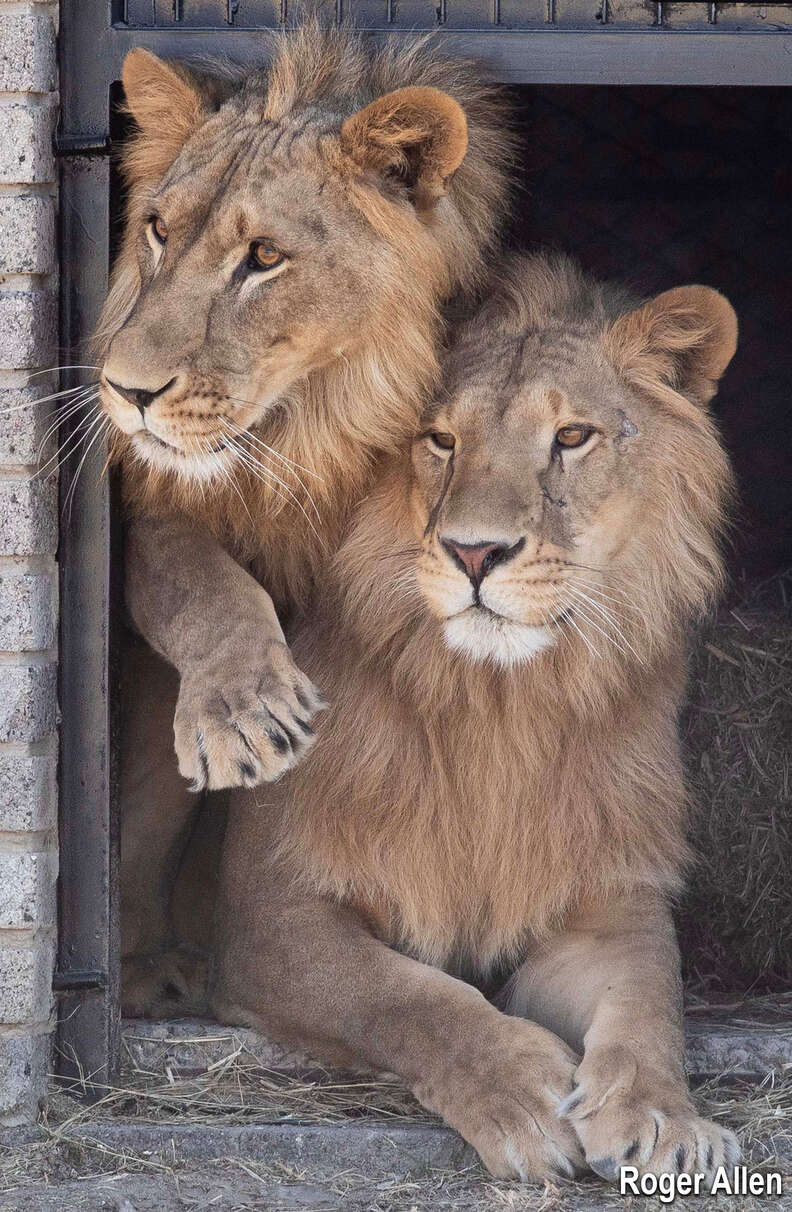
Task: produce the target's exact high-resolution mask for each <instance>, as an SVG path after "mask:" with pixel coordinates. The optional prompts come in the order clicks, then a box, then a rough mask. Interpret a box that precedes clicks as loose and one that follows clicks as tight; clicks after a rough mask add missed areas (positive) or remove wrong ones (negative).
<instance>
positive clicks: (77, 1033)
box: [56, 0, 792, 1092]
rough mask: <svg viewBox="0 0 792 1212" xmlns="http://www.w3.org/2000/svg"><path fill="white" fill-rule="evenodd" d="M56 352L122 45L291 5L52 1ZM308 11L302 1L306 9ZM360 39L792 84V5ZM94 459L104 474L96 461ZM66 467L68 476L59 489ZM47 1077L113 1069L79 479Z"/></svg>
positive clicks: (618, 7)
mask: <svg viewBox="0 0 792 1212" xmlns="http://www.w3.org/2000/svg"><path fill="white" fill-rule="evenodd" d="M61 7H62V16H61V44H60V57H61V99H62V118H61V128H60V132H59V138H58V151H59V154H60V156H61V166H62V167H61V234H60V238H61V257H62V274H61V344H62V355H63V361H64V364H67V365H72V364H75V363H77V364H79V363H85V362H86V361H88V360H89V359H88V358H87V356H86V352H85V350H86V342H87V340H88V338H89V336H90V333H91V330H92V328H93V325H94V323H95V321H96V318H97V316H98V313H99V309H100V307H101V304H102V300H103V298H104V294H105V290H106V284H107V276H108V267H109V259H110V255H111V254H110V249H111V236H112V231H111V228H112V223H111V173H112V170H111V162H110V159H109V156H108V151H109V147H110V136H111V116H112V106H111V97H112V95H113V93H114V90H116V89H117V81H118V80H119V77H120V69H121V63H122V60H123V58H124V55H125V54H126V52H127V51H128V50H129V49H131V48H132V47H133V46H146V47H148V48H150V49H151V50H154V51H156V52H158V53H160V54H163V55H166V56H174V57H187V56H191V55H196V54H206V53H214V54H218V53H221V54H225V55H228V56H230V57H232V58H235V59H237V60H241V61H246V60H247V61H257V60H259V61H260V59H261V57H262V53H263V51H262V42H261V38H260V37H259V36H257V31H261V30H264V29H278V28H279V27H282V26H283V25H286V24H292V23H294V22H296V21H298V20H299V17H300V11H301V3H300V0H62V6H61ZM302 11H305V7H304V6H303V7H302ZM324 11H325V12H326V13H327V14H328V15H329V16H330V17H333V16H334V17H335V18H336V19H342V18H352V19H354V20H355V22H356V23H357V25H358V26H359V27H360V28H362V29H364V30H366V31H370V32H371V35H372V36H373V37H399V36H400V34H403V33H405V32H407V31H412V30H430V29H431V30H437V31H438V32H439V37H440V39H441V41H442V45H443V48H444V49H446V50H448V51H451V52H455V53H460V54H467V55H475V56H476V57H478V58H482V59H484V60H485V61H487V62H488V63H489V64H490V66H491V67H492V69H493V70H494V74H495V76H496V77H497V78H499V79H500V80H502V81H504V82H508V83H512V84H568V85H569V84H588V85H592V84H597V85H624V84H633V85H732V86H734V85H744V86H749V85H771V84H774V85H789V84H792V4H778V3H767V4H737V3H721V2H719V0H710V2H700V0H682V2H679V3H668V2H666V0H332V2H331V4H330V5H326V7H325V10H324ZM100 465H101V464H100ZM74 470H75V469H74V467H71V468H70V467H69V466H68V463H67V466H66V467H65V468H64V471H65V475H64V482H65V484H66V485H67V486H68V485H69V484H70V482H71V478H72V475H73V473H74ZM60 559H61V569H62V586H61V588H62V597H61V604H62V634H61V653H62V660H61V686H60V695H61V704H62V709H63V729H62V747H61V768H60V785H61V819H60V839H61V878H60V905H59V919H60V952H59V965H58V973H57V975H56V987H57V988H58V990H59V992H60V994H61V1001H60V1011H59V1021H60V1026H59V1041H58V1043H59V1046H58V1056H59V1071H60V1072H61V1074H62V1075H64V1076H68V1077H70V1078H72V1079H74V1078H79V1079H81V1080H83V1081H84V1082H85V1086H86V1090H87V1091H88V1092H90V1090H91V1083H92V1082H93V1083H95V1086H94V1088H95V1089H96V1090H99V1089H100V1088H101V1086H102V1085H104V1084H106V1083H108V1082H112V1081H113V1079H114V1077H115V1075H116V1072H117V1066H118V1060H119V1025H120V1024H119V988H118V984H119V982H118V974H119V946H118V921H117V915H118V897H117V880H116V876H117V868H118V863H117V841H116V837H117V833H116V828H115V818H114V811H113V745H112V709H111V705H112V702H113V698H114V696H113V694H112V693H111V689H112V683H113V673H112V653H113V643H112V619H113V610H112V599H113V597H114V590H113V585H114V571H115V569H116V568H117V567H118V564H119V558H118V555H117V545H116V543H115V541H114V524H113V511H112V509H111V489H110V488H109V487H108V484H107V481H106V480H102V481H101V483H99V484H97V482H96V479H95V477H92V476H88V475H83V476H82V477H81V478H80V479H79V481H78V483H77V487H76V491H75V492H74V495H73V499H72V501H71V506H70V511H69V512H68V513H67V514H66V515H65V517H64V524H63V528H62V535H61V550H60Z"/></svg>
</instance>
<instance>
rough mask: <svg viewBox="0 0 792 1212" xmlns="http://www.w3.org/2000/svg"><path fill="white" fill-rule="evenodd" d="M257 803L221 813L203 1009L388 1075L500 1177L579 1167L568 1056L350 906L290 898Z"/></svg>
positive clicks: (570, 1057) (559, 1045) (546, 1037)
mask: <svg viewBox="0 0 792 1212" xmlns="http://www.w3.org/2000/svg"><path fill="white" fill-rule="evenodd" d="M267 816H268V814H267V811H266V809H263V808H261V807H256V806H255V805H251V806H250V807H249V808H248V809H244V808H240V807H239V802H238V801H237V802H236V805H235V807H234V808H232V812H231V816H230V820H229V827H228V832H227V835H226V847H225V851H224V861H223V873H222V877H221V881H222V884H221V886H222V892H221V899H220V908H219V920H218V946H217V959H216V964H217V972H216V987H215V991H214V998H213V1010H214V1012H215V1014H216V1015H217V1017H218V1018H220V1019H221V1021H224V1022H229V1021H230V1022H232V1023H237V1024H246V1025H252V1026H255V1027H258V1028H260V1029H262V1030H263V1031H264V1032H266V1033H269V1034H271V1035H274V1036H275V1037H277V1038H280V1039H281V1040H283V1041H287V1042H289V1043H292V1044H298V1045H299V1046H302V1047H304V1048H307V1049H308V1050H309V1051H310V1052H312V1053H313V1055H315V1056H316V1055H319V1056H323V1057H324V1058H325V1059H327V1060H329V1061H331V1062H334V1063H341V1064H355V1065H360V1064H364V1065H366V1066H369V1067H371V1068H373V1069H375V1070H387V1071H389V1072H392V1073H395V1074H397V1075H398V1076H400V1077H401V1078H402V1079H403V1080H404V1081H405V1082H406V1083H407V1084H408V1085H409V1086H410V1088H411V1089H412V1091H413V1092H414V1094H415V1096H416V1098H417V1099H418V1100H419V1101H420V1102H421V1103H422V1104H423V1105H424V1106H425V1107H428V1108H429V1109H430V1110H432V1111H435V1112H437V1113H439V1114H440V1115H442V1116H443V1118H444V1119H445V1120H446V1122H447V1123H449V1124H451V1125H452V1126H453V1127H455V1128H456V1129H457V1130H458V1131H459V1132H460V1133H461V1134H462V1136H464V1137H465V1139H466V1140H467V1141H469V1142H470V1143H471V1144H472V1145H473V1146H474V1147H475V1148H476V1149H477V1150H478V1153H479V1154H480V1156H481V1158H482V1160H483V1161H484V1163H485V1165H486V1166H487V1167H488V1168H489V1170H490V1171H491V1172H492V1173H493V1174H495V1175H498V1176H501V1177H504V1178H506V1177H509V1178H523V1179H526V1180H528V1179H531V1180H534V1179H536V1180H542V1179H544V1178H547V1177H550V1176H551V1175H558V1174H562V1175H572V1174H573V1173H574V1172H575V1170H576V1168H577V1167H578V1166H579V1165H580V1164H581V1163H582V1155H581V1152H580V1148H579V1145H578V1143H577V1140H576V1137H575V1134H574V1131H573V1130H572V1129H571V1127H570V1125H569V1124H567V1123H566V1122H565V1121H563V1120H562V1119H560V1118H559V1117H558V1114H557V1110H558V1107H559V1105H560V1103H561V1101H562V1100H563V1099H564V1098H566V1097H567V1096H568V1094H569V1093H570V1091H571V1089H572V1075H573V1073H574V1070H575V1063H576V1058H575V1057H574V1056H573V1054H572V1052H571V1051H570V1050H569V1049H568V1048H567V1047H566V1045H564V1044H562V1042H561V1041H560V1040H559V1039H557V1038H556V1037H555V1036H554V1035H552V1034H551V1033H550V1032H549V1031H546V1030H544V1029H542V1028H541V1027H538V1026H536V1025H535V1024H533V1023H528V1022H524V1021H522V1020H520V1019H517V1018H513V1017H509V1016H508V1015H505V1014H502V1013H501V1012H500V1011H499V1010H497V1009H496V1008H495V1007H494V1006H492V1005H491V1004H490V1003H489V1002H487V1001H486V999H485V998H484V997H483V996H482V995H481V994H480V993H479V992H478V991H477V990H476V989H474V988H473V987H472V986H471V985H468V984H466V983H465V982H463V981H461V980H457V979H456V978H454V977H452V976H449V975H448V974H447V973H445V972H443V971H441V970H439V969H436V968H432V967H430V966H428V965H426V964H423V963H419V962H418V961H416V960H414V959H412V958H410V957H408V956H406V955H403V954H401V953H400V952H397V951H395V950H393V949H392V948H391V947H388V946H387V945H386V944H384V943H383V942H382V941H381V940H379V939H378V938H377V937H376V936H375V935H374V933H373V932H372V930H371V929H370V928H369V926H368V925H367V924H366V922H365V920H364V919H363V917H362V916H360V915H359V914H358V913H356V912H355V911H354V910H353V909H351V908H350V907H348V906H346V905H344V904H341V903H338V902H335V901H332V900H330V899H322V898H320V897H319V896H317V895H312V894H311V893H310V892H308V893H305V894H301V893H300V892H299V891H297V890H295V888H294V885H293V883H292V882H291V881H290V880H289V876H288V874H287V873H285V872H283V871H282V870H279V869H278V867H277V866H276V865H275V864H274V863H273V862H272V860H271V859H270V858H268V856H269V855H271V853H272V839H271V838H270V837H268V835H267V825H266V818H267Z"/></svg>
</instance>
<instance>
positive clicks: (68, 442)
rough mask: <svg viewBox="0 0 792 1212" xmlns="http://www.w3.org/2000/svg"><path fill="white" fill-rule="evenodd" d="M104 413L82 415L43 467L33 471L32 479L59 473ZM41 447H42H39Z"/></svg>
mask: <svg viewBox="0 0 792 1212" xmlns="http://www.w3.org/2000/svg"><path fill="white" fill-rule="evenodd" d="M103 415H104V414H103V413H97V414H96V416H92V414H91V413H88V414H87V415H86V416H84V417H80V419H79V421H78V422H77V424H76V425H75V427H74V429H72V430H71V432H70V433H69V434H68V436H67V437H66V438H65V440H64V441H63V442H62V443H61V444H60V445H59V446H58V447H57V449H56V450H55V452H54V453H53V454H52V455H51V456H50V458H49V459H47V462H46V463H45V464H44V465H43V467H39V468H37V469H36V471H34V472H33V474H32V475H31V477H30V478H31V480H37V479H50V478H51V477H52V476H55V475H57V473H58V471H59V470H60V468H61V467H62V466H63V464H64V463H65V461H66V459H67V458H69V457H70V455H72V454H74V452H75V450H77V447H78V446H79V445H80V444H81V443H82V442H84V441H85V439H86V438H87V436H88V433H89V432H90V430H91V429H93V427H94V425H96V423H97V421H98V420H100V419H101V418H102V417H103ZM40 449H41V447H39V450H40ZM53 464H54V466H53Z"/></svg>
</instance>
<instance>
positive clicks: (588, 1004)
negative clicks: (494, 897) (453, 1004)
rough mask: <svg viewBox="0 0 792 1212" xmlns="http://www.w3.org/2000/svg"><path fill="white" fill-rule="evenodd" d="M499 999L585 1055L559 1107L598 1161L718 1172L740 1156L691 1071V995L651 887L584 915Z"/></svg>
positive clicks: (597, 1164)
mask: <svg viewBox="0 0 792 1212" xmlns="http://www.w3.org/2000/svg"><path fill="white" fill-rule="evenodd" d="M499 1004H501V1005H502V1006H503V1008H504V1009H505V1010H506V1011H507V1012H508V1013H510V1014H520V1015H526V1016H528V1017H529V1018H531V1019H533V1020H535V1021H537V1022H540V1023H543V1024H544V1025H545V1026H547V1027H548V1028H549V1029H550V1030H553V1031H556V1032H558V1034H559V1035H560V1036H561V1037H562V1038H563V1039H566V1040H567V1041H568V1042H569V1043H570V1044H571V1046H572V1047H574V1048H577V1049H579V1050H580V1051H582V1053H583V1060H582V1061H581V1063H580V1066H579V1068H578V1070H577V1072H576V1074H575V1090H574V1092H573V1093H572V1094H571V1095H570V1096H569V1097H568V1098H567V1099H566V1100H565V1102H564V1104H563V1106H562V1109H561V1114H562V1116H563V1117H564V1118H565V1119H566V1120H567V1122H569V1123H570V1124H572V1125H573V1126H574V1128H575V1131H576V1132H577V1134H578V1137H579V1138H580V1141H581V1144H582V1145H583V1149H584V1151H585V1154H586V1161H587V1162H588V1164H589V1166H591V1168H592V1169H593V1170H594V1171H595V1172H596V1173H597V1174H599V1175H601V1176H602V1177H603V1178H607V1179H611V1180H616V1179H618V1176H619V1171H620V1168H621V1167H622V1166H636V1167H637V1168H638V1171H639V1172H641V1173H643V1172H652V1173H659V1172H661V1171H663V1172H666V1171H668V1172H674V1173H680V1172H686V1173H705V1174H707V1175H709V1176H711V1175H713V1174H714V1172H715V1170H716V1169H717V1167H718V1166H720V1165H724V1164H725V1165H731V1164H733V1163H735V1162H736V1161H737V1159H738V1157H739V1147H738V1145H737V1141H736V1139H735V1137H734V1136H733V1134H732V1133H731V1132H729V1131H728V1130H727V1129H725V1128H721V1127H720V1126H719V1125H717V1124H714V1123H710V1122H709V1121H707V1120H704V1119H702V1118H700V1117H699V1116H698V1115H697V1114H696V1111H695V1108H694V1106H693V1103H692V1101H691V1098H690V1094H689V1091H688V1088H687V1083H686V1080H685V1073H684V1050H685V1045H684V1034H683V1027H682V993H681V979H680V973H679V951H678V948H677V943H676V937H675V934H674V926H673V922H672V920H671V914H670V912H669V909H668V906H667V904H666V903H665V900H664V898H663V897H662V896H660V895H659V894H658V893H656V892H654V891H652V890H649V889H642V890H639V891H637V892H635V893H633V894H632V895H627V896H624V897H622V898H620V899H614V900H612V901H610V902H608V903H607V904H604V905H602V906H600V907H599V908H594V909H590V910H588V911H587V912H581V913H580V914H579V916H578V917H577V918H576V920H574V921H573V922H572V923H571V924H570V925H569V927H568V929H566V930H565V931H564V932H563V934H561V935H560V936H558V937H557V938H555V939H554V940H552V942H550V943H549V944H548V945H547V946H545V947H543V948H542V949H541V950H539V951H538V952H537V953H536V954H535V955H533V956H532V957H531V958H529V959H528V960H527V961H526V962H525V963H524V964H523V965H522V967H521V968H520V969H518V971H517V972H516V973H515V974H514V976H513V977H512V978H511V980H510V981H509V983H508V985H507V986H506V988H505V990H504V993H503V995H502V997H501V998H500V999H499Z"/></svg>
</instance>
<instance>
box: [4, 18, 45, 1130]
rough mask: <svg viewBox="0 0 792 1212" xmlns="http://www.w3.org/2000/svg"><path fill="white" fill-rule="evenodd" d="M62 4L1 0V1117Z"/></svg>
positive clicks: (35, 1081) (17, 1093) (39, 1018)
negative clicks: (34, 374) (58, 44)
mask: <svg viewBox="0 0 792 1212" xmlns="http://www.w3.org/2000/svg"><path fill="white" fill-rule="evenodd" d="M57 19H58V6H57V3H47V2H45V3H38V2H36V0H30V2H20V0H0V1123H20V1122H24V1121H25V1120H28V1119H30V1118H32V1116H33V1115H35V1112H36V1108H37V1105H38V1101H39V1099H40V1097H41V1095H42V1093H43V1090H44V1087H45V1084H46V1075H47V1073H48V1072H49V1069H50V1064H51V1061H50V1034H49V1033H50V1029H51V1024H52V1016H53V1004H52V994H51V988H52V969H53V962H54V954H55V880H56V877H57V862H58V859H57V834H56V808H57V788H56V761H57V733H56V728H57V699H56V659H57V652H56V646H57V608H58V580H57V566H56V563H55V555H56V550H57V538H58V509H57V486H56V484H55V482H54V481H53V480H52V479H42V478H38V479H33V478H32V477H33V476H34V475H35V473H36V469H37V464H38V465H39V466H41V464H42V463H46V461H47V459H49V458H50V456H51V455H52V452H53V445H52V437H50V438H49V439H48V440H47V441H45V443H44V447H42V445H41V443H42V440H43V439H44V438H45V435H46V430H47V428H48V426H49V417H50V407H49V405H47V404H45V403H42V404H38V403H37V401H39V400H41V399H42V398H43V397H44V396H46V395H47V394H48V393H49V392H51V391H53V390H54V389H55V388H56V386H57V378H56V376H54V375H51V374H42V375H36V377H34V378H32V379H31V378H30V376H31V374H32V372H34V371H39V370H44V369H46V368H48V367H51V366H53V365H54V364H55V363H56V362H57V280H56V272H57V250H56V243H55V210H56V203H57V197H56V192H57V191H56V171H55V164H54V161H53V155H52V131H53V125H54V120H55V115H56V106H57V93H56V91H55V90H56V87H57V72H56V59H55V46H56V41H55V40H56V29H57Z"/></svg>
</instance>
